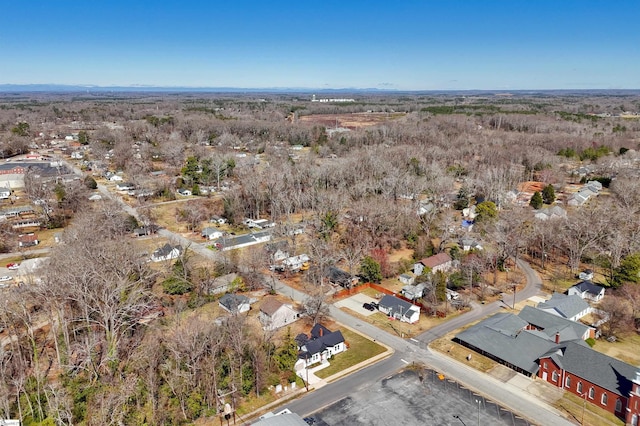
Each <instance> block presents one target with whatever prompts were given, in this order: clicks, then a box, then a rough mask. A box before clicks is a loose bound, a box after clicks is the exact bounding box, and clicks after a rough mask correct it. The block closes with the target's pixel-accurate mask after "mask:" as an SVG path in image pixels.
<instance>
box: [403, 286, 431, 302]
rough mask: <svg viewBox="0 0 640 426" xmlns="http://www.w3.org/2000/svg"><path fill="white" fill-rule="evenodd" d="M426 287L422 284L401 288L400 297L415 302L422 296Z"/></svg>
mask: <svg viewBox="0 0 640 426" xmlns="http://www.w3.org/2000/svg"><path fill="white" fill-rule="evenodd" d="M426 288H427V286H426V285H425V284H424V283H420V284H417V285H406V286H404V287H402V291H401V293H402V295H403V296H404V297H406V298H407V299H410V300H417V299H420V298H421V297H423V296H424V293H425V290H426Z"/></svg>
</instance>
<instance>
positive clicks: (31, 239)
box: [18, 234, 40, 247]
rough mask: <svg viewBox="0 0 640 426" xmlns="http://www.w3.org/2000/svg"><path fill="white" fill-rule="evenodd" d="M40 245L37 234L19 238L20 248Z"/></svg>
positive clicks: (24, 235)
mask: <svg viewBox="0 0 640 426" xmlns="http://www.w3.org/2000/svg"><path fill="white" fill-rule="evenodd" d="M38 244H40V241H39V240H38V236H37V235H36V234H23V235H20V236H18V246H19V247H33V246H37V245H38Z"/></svg>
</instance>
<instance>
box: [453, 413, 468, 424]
mask: <svg viewBox="0 0 640 426" xmlns="http://www.w3.org/2000/svg"><path fill="white" fill-rule="evenodd" d="M453 418H454V419H458V420H460V423H462V424H463V425H464V426H467V424H466V423H465V422H463V421H462V419H461V418H460V416H457V415H455V414H454V415H453Z"/></svg>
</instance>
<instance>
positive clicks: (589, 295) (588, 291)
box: [567, 280, 604, 302]
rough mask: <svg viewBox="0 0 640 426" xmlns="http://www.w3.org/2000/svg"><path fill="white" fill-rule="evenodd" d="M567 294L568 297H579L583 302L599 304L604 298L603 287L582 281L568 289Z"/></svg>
mask: <svg viewBox="0 0 640 426" xmlns="http://www.w3.org/2000/svg"><path fill="white" fill-rule="evenodd" d="M567 294H568V295H569V296H579V297H581V298H582V299H584V300H590V301H592V302H599V301H601V300H602V298H603V297H604V287H602V286H599V285H596V284H594V283H592V282H591V281H589V280H584V281H580V282H579V283H578V284H576V285H574V286H573V287H571V288H569V290H568V291H567Z"/></svg>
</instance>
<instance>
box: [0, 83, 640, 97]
mask: <svg viewBox="0 0 640 426" xmlns="http://www.w3.org/2000/svg"><path fill="white" fill-rule="evenodd" d="M22 92H50V93H83V92H84V93H255V94H259V93H265V94H275V93H305V94H332V93H341V94H348V93H351V94H358V93H362V94H366V93H370V94H372V93H378V94H405V93H406V94H458V95H483V94H484V95H488V94H519V95H535V94H549V95H559V94H565V95H569V94H579V95H588V94H592V95H640V89H539V90H534V89H518V90H504V89H477V90H471V89H470V90H446V89H441V90H399V89H393V88H375V87H372V88H353V87H345V88H308V87H189V86H144V85H131V86H98V85H71V84H69V85H67V84H0V93H22Z"/></svg>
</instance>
